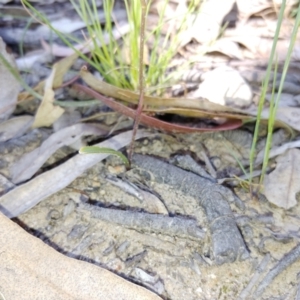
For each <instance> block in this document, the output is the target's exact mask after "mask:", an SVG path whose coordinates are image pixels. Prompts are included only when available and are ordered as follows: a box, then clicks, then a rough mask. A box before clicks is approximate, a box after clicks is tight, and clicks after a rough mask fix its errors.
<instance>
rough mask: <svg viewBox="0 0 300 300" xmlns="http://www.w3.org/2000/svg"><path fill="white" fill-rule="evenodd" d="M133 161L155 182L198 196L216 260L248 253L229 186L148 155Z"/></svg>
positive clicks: (236, 258) (238, 258) (244, 257)
mask: <svg viewBox="0 0 300 300" xmlns="http://www.w3.org/2000/svg"><path fill="white" fill-rule="evenodd" d="M132 163H133V165H135V166H137V167H138V168H141V169H143V170H145V171H148V172H151V173H152V174H153V175H154V177H155V180H156V181H157V182H159V183H160V182H162V183H164V184H166V185H169V186H171V187H173V188H174V189H176V190H180V191H181V192H182V193H183V194H185V195H189V196H192V197H194V198H195V199H198V200H199V204H200V205H201V206H202V208H203V209H204V211H205V213H206V216H207V220H208V223H209V227H210V232H211V239H212V254H213V257H214V259H215V262H216V264H223V263H229V262H234V261H236V260H244V259H246V258H248V257H249V252H248V250H247V247H246V245H245V243H244V240H243V238H242V236H241V233H240V231H239V229H238V227H237V225H236V223H235V220H234V216H233V214H232V211H231V208H230V206H229V204H228V202H227V201H234V200H235V196H234V194H233V193H232V192H231V191H230V190H229V189H226V188H225V187H223V186H219V185H217V184H214V183H212V182H211V181H209V180H207V179H204V178H202V177H200V176H197V175H195V174H193V173H191V172H187V171H185V170H182V169H180V168H177V167H175V166H173V165H171V164H168V163H165V162H163V161H161V160H159V159H155V158H153V157H150V156H143V155H139V154H135V155H134V156H133V160H132Z"/></svg>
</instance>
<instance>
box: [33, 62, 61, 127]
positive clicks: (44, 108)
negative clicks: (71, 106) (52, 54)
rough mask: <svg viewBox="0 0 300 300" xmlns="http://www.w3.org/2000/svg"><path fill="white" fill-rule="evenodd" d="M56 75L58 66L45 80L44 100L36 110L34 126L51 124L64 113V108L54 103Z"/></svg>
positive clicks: (54, 67)
mask: <svg viewBox="0 0 300 300" xmlns="http://www.w3.org/2000/svg"><path fill="white" fill-rule="evenodd" d="M55 77H56V66H53V69H52V72H51V75H50V76H49V77H48V78H47V80H46V82H45V90H44V96H43V100H42V102H41V104H40V106H39V108H38V110H37V112H36V115H35V119H34V123H33V125H32V127H33V128H37V127H43V126H51V125H52V124H53V123H54V122H55V121H56V120H57V119H58V118H59V117H60V116H61V115H62V114H63V113H64V109H63V108H61V107H60V106H56V105H54V104H53V102H54V100H55V99H54V95H55V94H54V91H53V89H52V86H53V81H54V78H55Z"/></svg>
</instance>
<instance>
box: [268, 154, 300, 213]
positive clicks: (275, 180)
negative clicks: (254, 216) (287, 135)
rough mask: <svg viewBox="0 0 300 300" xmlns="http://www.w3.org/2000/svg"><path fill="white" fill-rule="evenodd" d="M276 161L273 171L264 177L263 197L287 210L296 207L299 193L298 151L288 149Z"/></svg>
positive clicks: (299, 162)
mask: <svg viewBox="0 0 300 300" xmlns="http://www.w3.org/2000/svg"><path fill="white" fill-rule="evenodd" d="M276 161H277V165H276V168H275V170H274V171H273V172H271V173H270V174H268V175H266V176H265V180H264V191H265V195H266V197H267V199H268V201H270V202H271V203H273V204H275V205H277V206H279V207H283V208H285V209H289V208H291V207H293V206H295V205H297V199H296V197H297V193H299V192H300V186H299V182H300V150H299V149H289V150H288V151H286V152H285V153H284V154H283V155H280V156H279V157H278V158H277V159H276Z"/></svg>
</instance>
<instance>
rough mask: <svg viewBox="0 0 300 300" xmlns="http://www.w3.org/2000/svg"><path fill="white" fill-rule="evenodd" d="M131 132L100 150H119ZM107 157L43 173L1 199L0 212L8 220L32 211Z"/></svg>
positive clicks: (79, 158) (81, 159) (81, 158)
mask: <svg viewBox="0 0 300 300" xmlns="http://www.w3.org/2000/svg"><path fill="white" fill-rule="evenodd" d="M149 135H151V134H150V133H147V132H145V131H139V132H138V134H137V136H136V138H137V139H138V138H142V137H146V136H149ZM131 136H132V130H130V131H127V132H124V133H121V134H119V135H116V136H114V137H112V138H110V139H109V140H107V141H104V142H102V143H99V144H98V145H97V146H99V147H107V148H112V149H114V150H119V149H120V148H123V147H125V146H126V145H128V144H129V143H130V141H131ZM107 156H108V154H99V155H80V154H78V155H76V156H74V157H72V158H70V159H69V160H68V161H66V162H65V163H63V164H61V165H59V166H58V167H56V168H54V169H52V170H50V171H48V172H45V173H43V174H41V175H39V176H37V177H35V178H34V179H32V180H31V181H29V182H26V183H24V184H23V185H20V186H18V187H17V188H15V189H14V190H12V191H10V192H8V193H7V194H5V195H3V196H2V197H1V198H0V210H1V211H2V212H3V213H4V214H5V215H6V216H8V217H10V218H12V217H16V216H18V215H19V214H21V213H23V212H25V211H27V210H29V209H30V208H32V207H34V206H35V205H36V204H38V203H39V202H40V201H42V200H44V199H45V198H47V197H49V196H51V195H52V194H54V193H56V192H58V191H59V190H61V189H63V188H65V187H66V186H67V185H69V184H70V183H71V182H72V181H73V180H74V179H76V178H77V177H78V176H80V175H81V174H82V173H83V172H85V171H86V170H87V169H89V168H91V167H92V166H94V165H95V164H96V163H98V162H100V161H102V160H103V159H105V158H106V157H107Z"/></svg>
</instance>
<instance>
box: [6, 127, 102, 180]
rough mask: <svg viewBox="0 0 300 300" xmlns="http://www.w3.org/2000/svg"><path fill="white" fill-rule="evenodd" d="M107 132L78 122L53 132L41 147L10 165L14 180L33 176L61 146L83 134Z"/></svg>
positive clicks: (71, 142)
mask: <svg viewBox="0 0 300 300" xmlns="http://www.w3.org/2000/svg"><path fill="white" fill-rule="evenodd" d="M105 133H106V132H105V131H103V130H101V129H99V128H97V127H95V126H92V125H89V124H76V125H72V126H69V127H66V128H63V129H61V130H59V131H57V132H55V133H53V134H52V135H51V136H50V137H49V138H47V139H46V140H45V141H44V142H43V143H42V145H41V146H40V147H38V148H36V149H34V150H33V151H31V152H29V153H26V154H24V155H23V156H22V157H21V158H20V160H18V161H16V162H15V163H14V164H13V165H12V166H11V167H10V175H11V178H12V182H13V183H15V184H17V183H20V182H23V181H25V180H27V179H29V178H31V177H32V176H33V175H34V174H35V173H36V172H37V171H38V170H39V169H40V168H41V167H42V165H43V164H44V163H45V161H46V160H47V159H48V158H49V157H50V156H51V155H52V154H53V153H54V152H55V151H56V150H58V149H59V148H61V147H63V146H67V145H70V144H73V143H74V142H75V141H77V140H78V139H80V137H81V136H83V135H93V134H94V135H104V134H105Z"/></svg>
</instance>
